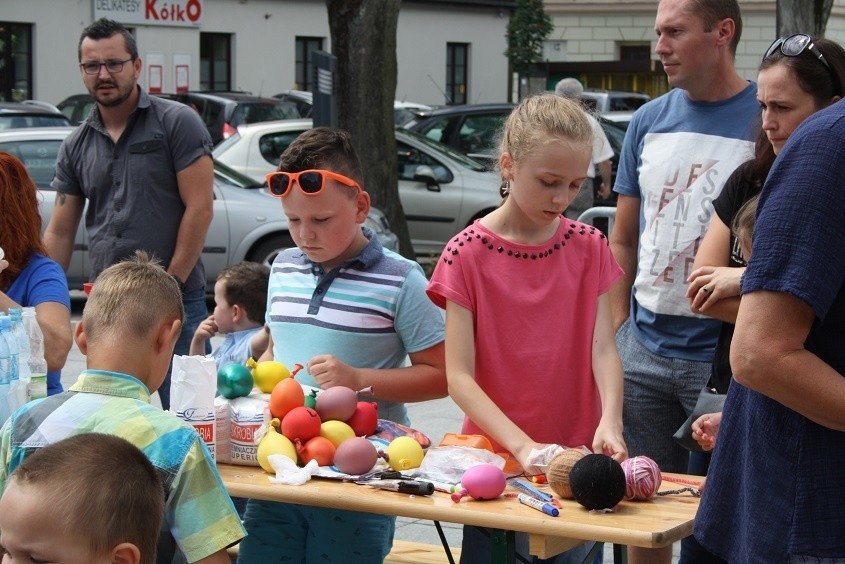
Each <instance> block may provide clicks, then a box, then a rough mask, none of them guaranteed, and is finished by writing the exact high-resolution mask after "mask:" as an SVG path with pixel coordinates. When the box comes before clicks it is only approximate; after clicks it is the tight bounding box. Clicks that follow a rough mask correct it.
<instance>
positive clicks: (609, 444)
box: [593, 419, 628, 462]
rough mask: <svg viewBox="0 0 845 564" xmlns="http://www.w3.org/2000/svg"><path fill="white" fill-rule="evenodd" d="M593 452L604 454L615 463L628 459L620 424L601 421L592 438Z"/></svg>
mask: <svg viewBox="0 0 845 564" xmlns="http://www.w3.org/2000/svg"><path fill="white" fill-rule="evenodd" d="M593 452H595V453H601V454H606V455H607V456H609V457H611V458H613V459H614V460H615V461H616V462H622V461H623V460H625V459H626V458H628V447H627V445H625V439H624V438H623V437H622V424H621V422H616V421H605V420H604V419H602V420H601V421H600V422H599V426H598V427H597V428H596V434H595V435H594V436H593Z"/></svg>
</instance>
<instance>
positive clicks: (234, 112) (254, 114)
mask: <svg viewBox="0 0 845 564" xmlns="http://www.w3.org/2000/svg"><path fill="white" fill-rule="evenodd" d="M166 97H168V98H170V99H172V100H176V101H178V102H182V103H183V104H187V105H189V106H191V107H192V108H194V109H195V110H196V111H197V113H199V115H200V117H201V118H202V121H203V122H204V123H205V126H206V127H207V128H208V132H209V133H210V134H211V140H212V142H213V143H214V144H215V145H216V144H218V143H220V142H221V141H222V140H224V139H226V138H227V137H229V136H230V135H231V134H233V133H234V132H235V131H236V129H237V127H238V126H239V125H240V124H242V123H255V122H259V121H270V120H276V119H289V118H297V117H299V110H298V109H297V108H296V106H295V105H294V104H292V103H290V102H287V101H285V100H279V99H277V98H262V97H260V96H253V95H251V94H247V93H245V92H198V91H197V92H184V93H178V94H167V95H166Z"/></svg>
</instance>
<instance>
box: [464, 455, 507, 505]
mask: <svg viewBox="0 0 845 564" xmlns="http://www.w3.org/2000/svg"><path fill="white" fill-rule="evenodd" d="M506 485H507V479H506V478H505V473H504V472H502V470H501V469H500V468H499V467H498V466H496V465H494V464H478V465H476V466H473V467H472V468H468V469H467V470H466V471H465V472H464V475H463V476H462V477H461V489H460V490H459V491H457V492H455V493H453V494H452V501H454V502H455V503H458V502H460V501H461V499H462V498H463V497H464V496H470V497H471V498H473V499H479V500H481V499H496V498H497V497H499V496H500V495H502V492H503V491H505V486H506Z"/></svg>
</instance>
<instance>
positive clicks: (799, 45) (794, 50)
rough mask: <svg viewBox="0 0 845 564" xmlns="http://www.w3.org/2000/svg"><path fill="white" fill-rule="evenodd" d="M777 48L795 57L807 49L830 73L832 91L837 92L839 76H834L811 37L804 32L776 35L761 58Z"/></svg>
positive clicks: (769, 55)
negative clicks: (784, 35)
mask: <svg viewBox="0 0 845 564" xmlns="http://www.w3.org/2000/svg"><path fill="white" fill-rule="evenodd" d="M778 49H780V52H781V53H783V54H784V55H785V56H787V57H797V56H798V55H800V54H801V53H803V52H804V51H809V52H810V53H811V54H812V55H813V56H815V57H816V58H817V59H818V60H819V61H821V63H822V64H823V65H824V66H825V67H826V68H827V71H828V72H829V73H830V78H831V79H832V80H833V87H834V93H835V94H836V93H838V92H839V88H840V84H839V77H837V76H836V72H834V70H833V67H831V66H830V63H828V62H827V59H826V58H825V56H824V54H822V52H821V51H820V50H819V48H818V47H816V44H815V43H813V38H812V37H810V36H809V35H807V34H806V33H794V34H792V35H790V36H787V37H778V38H777V39H775V40H774V41H773V42H772V44H771V45H770V46H769V48H768V49H766V54H765V55H763V60H764V61H765V60H766V59H768V58H769V57H771V56H772V55H773V54H774V53H775V51H777V50H778Z"/></svg>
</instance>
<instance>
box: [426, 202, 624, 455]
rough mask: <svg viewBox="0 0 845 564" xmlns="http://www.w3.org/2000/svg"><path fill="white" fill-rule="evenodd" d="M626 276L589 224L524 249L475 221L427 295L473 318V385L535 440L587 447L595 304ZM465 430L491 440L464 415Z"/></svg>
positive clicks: (594, 396)
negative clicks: (461, 310) (457, 307)
mask: <svg viewBox="0 0 845 564" xmlns="http://www.w3.org/2000/svg"><path fill="white" fill-rule="evenodd" d="M620 276H622V269H621V268H620V267H619V265H618V264H617V263H616V261H615V260H614V258H613V256H612V255H611V253H610V248H609V247H608V242H607V238H606V237H605V235H604V234H603V233H602V232H601V231H600V230H598V229H595V228H594V227H592V226H590V225H586V224H583V223H579V222H577V221H572V220H568V219H565V218H561V223H560V228H559V229H558V230H557V232H556V233H555V236H554V237H553V238H552V239H551V240H550V241H548V242H547V243H546V244H543V245H537V246H526V245H519V244H516V243H511V242H509V241H506V240H505V239H502V238H500V237H498V236H497V235H495V234H494V233H493V232H491V231H489V230H488V229H486V228H485V227H483V226H482V225H481V224H480V223H479V222H475V223H474V224H473V225H471V226H469V227H467V228H466V229H464V230H463V231H462V232H461V233H459V234H458V235H457V236H456V237H454V238H453V239H452V240H451V241H449V243H448V244H447V246H446V249H444V251H443V254H442V255H441V257H440V260H439V261H438V263H437V267H436V268H435V271H434V274H433V275H432V278H431V281H430V282H429V285H428V288H427V292H428V295H429V297H430V298H431V299H432V300H433V301H434V303H436V304H437V305H438V306H440V307H442V308H445V307H446V301H447V300H448V301H452V302H455V303H457V304H459V305H461V306H463V307H465V308H467V309H469V310H470V311H472V312H473V315H474V318H475V379H476V381H477V382H478V384H479V385H480V386H481V388H482V389H483V390H484V391H485V392H486V393H487V394H488V395H489V396H490V399H492V400H493V401H494V402H495V403H496V405H498V406H499V408H500V409H502V411H504V412H505V414H507V416H508V417H509V418H510V419H511V420H512V421H513V422H514V423H515V424H516V425H518V426H519V427H520V428H521V429H522V430H523V431H525V432H526V433H527V434H528V436H530V437H531V438H532V439H534V440H535V441H538V442H542V443H555V444H560V445H565V446H580V445H587V446H588V447H590V446H591V445H592V442H593V435H594V434H595V430H596V426H597V425H598V422H599V419H600V418H601V404H600V401H599V395H598V389H597V388H596V385H595V380H594V378H593V371H592V358H591V357H592V355H591V352H592V337H593V328H594V327H595V320H596V304H597V301H598V297H599V295H601V294H603V293H605V292H607V290H608V289H609V288H610V286H611V285H612V284H613V282H615V281H616V280H617V279H618V278H619V277H620ZM462 432H463V433H465V434H481V435H486V434H485V433H484V432H482V431H481V429H479V428H478V427H477V426H476V425H475V424H474V423H473V422H472V421H471V420H469V419H468V418H467V419H465V420H464V425H463V429H462ZM488 438H489V437H488ZM491 441H492V439H491ZM494 444H495V443H494ZM495 446H496V447H497V448H500V447H498V445H495Z"/></svg>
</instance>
